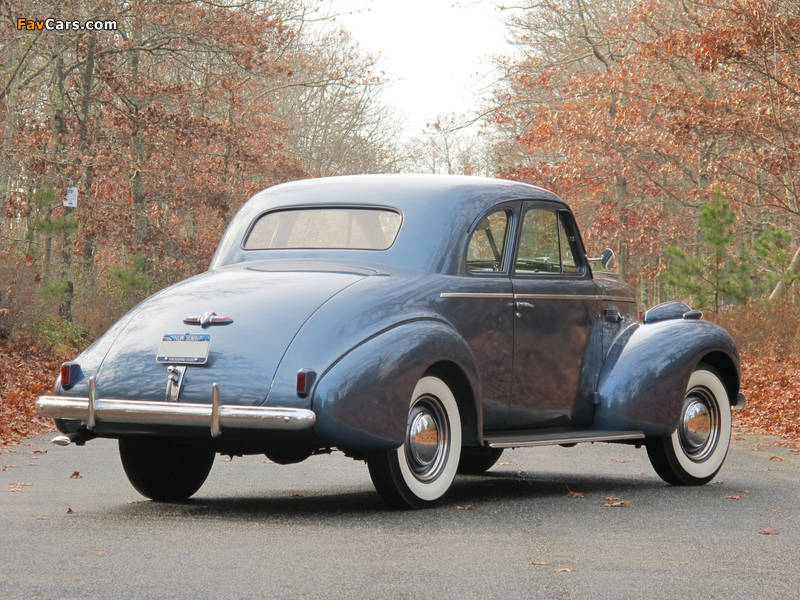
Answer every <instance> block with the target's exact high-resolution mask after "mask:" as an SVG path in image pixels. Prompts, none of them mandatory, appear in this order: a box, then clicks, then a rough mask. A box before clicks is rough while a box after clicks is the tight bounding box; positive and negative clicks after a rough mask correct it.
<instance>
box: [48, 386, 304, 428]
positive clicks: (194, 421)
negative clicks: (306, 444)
mask: <svg viewBox="0 0 800 600" xmlns="http://www.w3.org/2000/svg"><path fill="white" fill-rule="evenodd" d="M36 412H37V413H39V416H40V417H44V418H50V419H67V420H80V421H86V428H87V429H88V430H90V431H92V430H94V428H95V427H96V426H97V424H98V423H120V424H134V425H173V426H176V427H209V428H210V430H211V435H212V437H219V436H220V435H222V431H223V430H225V429H251V430H252V429H257V430H260V429H267V430H270V429H271V430H280V431H298V430H302V429H308V428H309V427H311V426H312V425H313V424H314V421H316V415H315V414H314V412H313V411H311V410H306V409H302V408H280V407H265V406H234V405H220V402H219V390H218V388H217V384H213V386H212V402H211V404H189V403H178V402H166V401H164V402H151V401H144V400H143V401H139V400H117V399H113V398H98V397H97V394H96V391H95V384H94V378H91V379H90V380H89V397H88V398H71V397H67V396H39V398H38V399H37V400H36Z"/></svg>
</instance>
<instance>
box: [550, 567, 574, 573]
mask: <svg viewBox="0 0 800 600" xmlns="http://www.w3.org/2000/svg"><path fill="white" fill-rule="evenodd" d="M577 570H578V569H575V568H574V567H564V568H563V569H553V573H572V572H574V571H577Z"/></svg>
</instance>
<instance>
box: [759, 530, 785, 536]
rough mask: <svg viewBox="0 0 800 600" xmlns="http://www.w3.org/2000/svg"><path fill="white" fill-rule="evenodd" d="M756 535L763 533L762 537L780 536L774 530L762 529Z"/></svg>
mask: <svg viewBox="0 0 800 600" xmlns="http://www.w3.org/2000/svg"><path fill="white" fill-rule="evenodd" d="M758 533H763V534H764V535H780V533H778V532H777V531H775V530H774V529H762V530H761V531H759V532H758Z"/></svg>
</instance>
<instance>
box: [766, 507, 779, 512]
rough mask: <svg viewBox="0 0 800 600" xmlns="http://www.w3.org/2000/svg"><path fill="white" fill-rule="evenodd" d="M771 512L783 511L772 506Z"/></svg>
mask: <svg viewBox="0 0 800 600" xmlns="http://www.w3.org/2000/svg"><path fill="white" fill-rule="evenodd" d="M769 512H781V509H780V508H770V509H769Z"/></svg>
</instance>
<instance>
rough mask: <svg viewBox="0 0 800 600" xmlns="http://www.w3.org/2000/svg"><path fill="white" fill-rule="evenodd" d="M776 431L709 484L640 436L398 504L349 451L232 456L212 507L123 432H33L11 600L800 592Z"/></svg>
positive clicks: (219, 469)
mask: <svg viewBox="0 0 800 600" xmlns="http://www.w3.org/2000/svg"><path fill="white" fill-rule="evenodd" d="M48 437H50V436H48ZM777 441H778V440H777V438H769V437H758V436H751V435H745V436H742V435H737V436H735V438H734V440H733V442H732V444H731V452H730V454H729V456H728V460H727V462H726V464H725V466H724V467H723V469H722V471H721V472H720V474H719V476H718V478H717V479H716V480H715V482H714V483H710V484H708V485H706V486H702V487H695V488H680V487H670V486H667V485H665V484H663V483H662V482H661V480H660V479H659V478H658V477H657V476H656V475H655V473H654V472H653V470H652V469H651V467H650V465H649V462H648V460H647V455H646V453H645V451H644V450H636V449H634V448H633V447H628V446H621V445H607V444H594V445H590V444H584V445H579V446H577V447H575V448H570V449H565V448H559V447H547V448H538V449H525V450H515V451H506V453H505V454H504V455H503V457H502V458H501V459H500V460H501V463H502V464H500V465H498V466H495V467H494V468H493V469H492V470H491V471H490V472H489V473H488V474H487V475H486V476H468V477H467V476H465V477H459V478H457V480H456V483H455V485H454V488H453V491H452V493H451V495H450V496H449V497H448V499H447V501H446V502H445V503H444V504H443V505H442V506H441V507H438V508H435V509H432V510H426V511H414V512H395V511H392V510H389V509H387V508H386V507H385V506H384V505H383V503H382V502H381V500H380V498H379V497H378V496H377V494H376V493H375V492H374V490H373V488H372V484H371V482H370V479H369V474H368V472H367V469H366V466H365V465H364V464H363V463H360V462H355V461H352V460H350V459H347V458H345V457H344V456H343V455H341V454H337V453H334V454H333V455H330V456H317V457H312V458H311V459H309V460H307V461H305V462H304V463H301V464H298V465H291V466H279V465H276V464H272V463H269V462H266V459H265V457H263V456H261V457H255V456H254V457H245V458H235V459H234V460H233V461H229V462H227V461H225V460H223V459H222V458H221V457H220V458H218V459H217V461H216V462H215V465H214V468H213V469H212V472H211V475H210V477H209V480H208V481H207V482H206V484H205V486H204V487H203V488H202V489H201V490H200V492H198V494H197V495H196V496H195V498H194V499H192V500H191V501H189V502H187V503H184V504H157V503H154V502H151V501H147V500H144V499H143V498H142V497H141V496H139V495H138V494H137V492H136V491H135V490H134V489H133V488H132V487H130V485H129V484H128V482H127V479H126V478H125V474H124V472H123V470H122V466H121V465H120V462H119V458H118V455H117V449H116V444H115V442H112V441H108V440H95V441H93V442H89V443H88V444H87V445H86V446H85V447H83V448H80V447H75V446H70V447H68V448H59V447H56V446H53V445H50V444H48V443H47V441H46V438H34V439H32V440H29V441H28V442H27V443H26V444H23V445H21V446H16V447H12V448H10V449H6V451H4V452H3V453H1V454H0V598H3V599H8V600H11V599H16V598H25V599H33V598H48V599H56V598H58V599H68V598H69V599H71V598H75V599H78V598H81V599H85V598H103V599H108V598H114V599H122V598H153V599H156V598H157V599H159V600H162V599H166V598H192V599H204V598H214V599H218V598H293V599H301V598H326V599H329V598H348V599H349V598H398V599H442V598H457V599H472V598H481V599H489V598H498V599H511V598H526V599H530V598H576V599H577V598H580V599H585V598H586V599H588V598H592V599H593V600H602V599H606V598H608V599H614V600H624V599H627V598H647V599H658V598H681V599H686V600H690V599H694V598H697V599H703V600H705V599H710V598H725V599H731V598H747V599H761V598H780V599H781V600H787V599H792V598H800V509H799V508H798V502H799V501H800V453H797V452H796V451H794V452H793V451H791V450H790V449H789V448H787V447H782V446H776V445H772V444H773V443H775V442H777ZM8 450H10V451H8ZM12 465H14V466H12ZM3 469H4V470H3ZM570 492H574V494H572V495H571V494H570ZM727 496H733V497H732V498H727ZM622 501H627V502H629V503H630V506H620V507H607V506H603V503H604V502H605V503H612V502H622ZM765 530H772V531H774V532H777V534H772V535H770V534H764V533H759V532H760V531H765Z"/></svg>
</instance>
